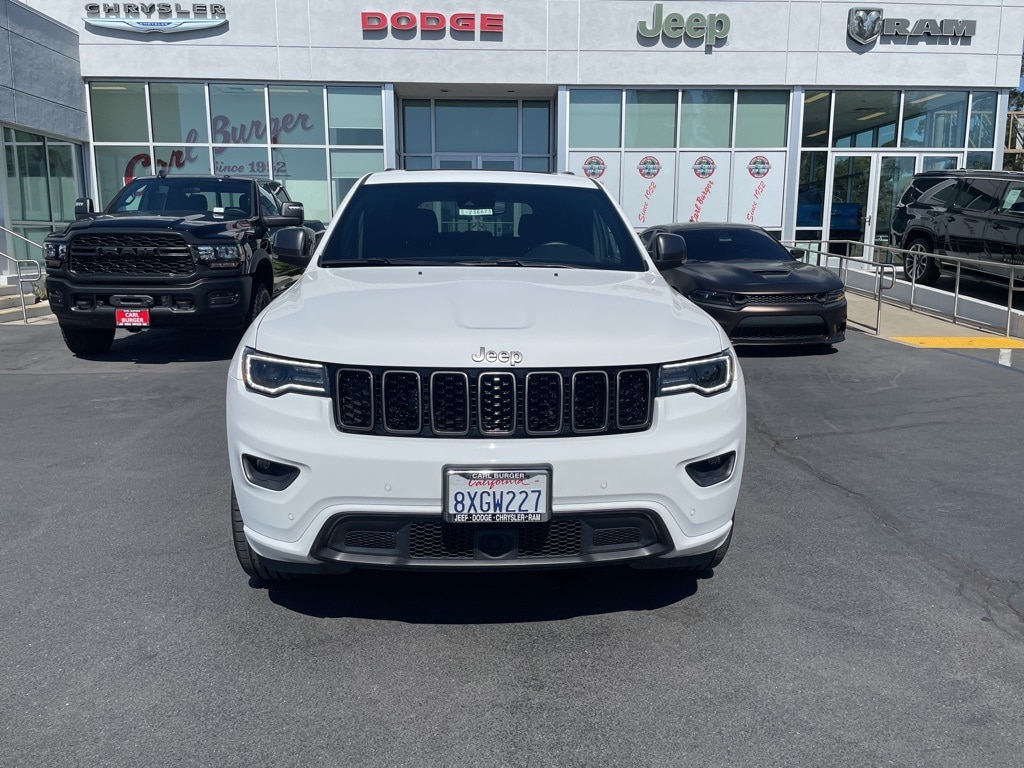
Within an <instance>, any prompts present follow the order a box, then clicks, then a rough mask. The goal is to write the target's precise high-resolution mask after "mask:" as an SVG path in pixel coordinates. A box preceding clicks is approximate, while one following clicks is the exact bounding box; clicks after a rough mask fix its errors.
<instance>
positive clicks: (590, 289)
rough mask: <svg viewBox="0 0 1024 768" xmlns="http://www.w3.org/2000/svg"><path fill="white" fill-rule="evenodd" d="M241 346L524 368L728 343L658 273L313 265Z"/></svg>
mask: <svg viewBox="0 0 1024 768" xmlns="http://www.w3.org/2000/svg"><path fill="white" fill-rule="evenodd" d="M253 336H254V337H255V338H254V339H253ZM245 343H249V344H252V345H254V346H255V347H256V348H257V349H259V350H261V351H264V352H267V353H270V354H279V355H283V356H287V357H294V358H300V359H306V360H315V361H320V362H333V363H346V364H352V365H386V366H396V367H397V366H408V367H422V368H438V367H446V366H451V367H458V368H472V367H482V368H493V367H507V365H508V364H507V363H502V362H500V358H498V359H497V361H496V358H494V357H491V359H490V361H488V360H487V355H488V353H491V352H493V353H496V354H500V353H502V352H507V353H510V354H509V357H516V358H519V357H521V362H519V363H517V364H518V365H521V366H522V367H524V368H562V367H577V366H615V365H639V364H648V363H659V362H666V361H671V360H680V359H687V358H692V357H699V356H701V355H707V354H714V353H716V352H719V351H721V350H722V349H724V348H726V347H728V346H729V342H728V340H727V339H726V338H725V336H724V334H723V333H722V331H721V329H720V328H719V326H718V325H717V324H716V323H715V322H714V321H712V320H711V319H710V318H709V317H708V316H707V315H706V314H705V313H704V312H703V311H702V310H700V309H698V308H697V307H696V306H694V305H693V304H691V303H690V302H689V301H686V300H685V299H683V298H682V297H680V296H679V295H678V294H676V293H675V292H674V291H672V289H671V288H669V287H668V285H667V284H666V283H665V282H664V280H662V279H661V277H660V276H659V275H658V274H657V273H655V272H646V273H635V272H614V271H605V270H580V269H557V270H556V269H547V268H515V267H426V268H419V267H349V268H345V269H322V268H315V267H314V268H311V269H310V270H308V271H307V272H306V273H305V274H304V275H303V277H302V279H301V280H299V281H298V282H297V283H296V284H295V285H293V286H292V287H291V288H289V289H288V291H286V292H285V293H284V294H282V295H281V296H280V297H279V298H277V299H275V300H274V301H273V302H272V303H271V305H270V307H269V308H268V309H267V310H266V311H265V312H264V313H263V314H262V315H261V316H260V319H259V322H258V324H257V327H256V330H255V331H253V330H252V329H250V332H249V333H248V334H247V335H246V340H245ZM512 353H518V356H514V355H512ZM474 356H476V357H477V358H478V359H477V360H475V361H474V359H473V357H474ZM509 357H506V358H504V359H509Z"/></svg>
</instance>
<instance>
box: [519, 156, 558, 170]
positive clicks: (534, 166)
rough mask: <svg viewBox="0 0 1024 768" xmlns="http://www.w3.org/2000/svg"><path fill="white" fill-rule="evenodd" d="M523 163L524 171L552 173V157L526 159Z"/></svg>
mask: <svg viewBox="0 0 1024 768" xmlns="http://www.w3.org/2000/svg"><path fill="white" fill-rule="evenodd" d="M522 162H523V165H522V169H523V170H524V171H530V172H531V173H550V172H551V158H550V157H524V158H523V160H522Z"/></svg>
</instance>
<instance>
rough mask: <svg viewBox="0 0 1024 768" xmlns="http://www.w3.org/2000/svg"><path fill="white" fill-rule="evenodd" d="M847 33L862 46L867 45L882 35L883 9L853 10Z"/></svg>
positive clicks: (851, 10) (847, 25)
mask: <svg viewBox="0 0 1024 768" xmlns="http://www.w3.org/2000/svg"><path fill="white" fill-rule="evenodd" d="M846 33H847V34H848V35H849V36H850V37H851V38H852V39H853V40H855V41H857V42H858V43H860V44H861V45H867V44H868V43H872V42H874V41H875V40H877V39H878V36H879V35H880V34H882V9H881V8H851V9H850V16H849V20H848V21H847V24H846Z"/></svg>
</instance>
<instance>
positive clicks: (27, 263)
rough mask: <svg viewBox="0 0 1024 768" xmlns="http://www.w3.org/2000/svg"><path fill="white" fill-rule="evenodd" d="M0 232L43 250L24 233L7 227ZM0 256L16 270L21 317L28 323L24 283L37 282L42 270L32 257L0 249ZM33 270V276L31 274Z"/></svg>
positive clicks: (0, 228) (0, 229) (1, 228)
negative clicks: (9, 253) (11, 253)
mask: <svg viewBox="0 0 1024 768" xmlns="http://www.w3.org/2000/svg"><path fill="white" fill-rule="evenodd" d="M0 232H4V233H6V234H8V235H12V236H13V237H16V238H18V239H19V240H23V241H25V242H26V243H28V244H29V245H34V246H35V247H36V248H38V249H39V250H43V246H41V245H40V244H39V243H37V242H36V241H35V240H29V239H28V238H27V237H25V236H24V235H19V234H18V233H17V232H12V231H11V230H9V229H8V228H7V227H0ZM0 256H3V257H4V258H5V259H7V261H9V262H11V264H13V265H14V266H15V269H16V270H17V278H18V295H19V296H20V297H21V317H22V320H24V321H25V322H26V323H28V309H27V308H26V306H25V283H38V282H39V280H40V279H41V278H42V276H43V275H42V270H41V269H39V262H37V261H33V260H32V259H17V258H15V257H14V256H9V255H8V254H6V253H4V252H3V251H0ZM33 271H34V276H33Z"/></svg>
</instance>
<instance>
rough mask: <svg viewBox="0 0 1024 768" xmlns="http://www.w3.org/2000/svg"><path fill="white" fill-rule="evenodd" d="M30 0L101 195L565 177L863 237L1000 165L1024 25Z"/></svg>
mask: <svg viewBox="0 0 1024 768" xmlns="http://www.w3.org/2000/svg"><path fill="white" fill-rule="evenodd" d="M21 1H22V3H24V4H25V5H27V6H30V7H32V8H34V9H36V10H38V11H39V12H41V13H44V14H46V15H47V16H49V17H51V18H53V19H54V20H56V21H57V22H59V23H60V24H63V25H65V26H66V27H68V28H70V29H72V30H75V31H77V34H78V36H79V51H78V53H79V58H80V64H81V73H82V80H83V84H82V87H83V89H84V100H85V109H86V111H87V114H88V132H89V135H88V141H87V142H86V143H85V144H84V149H85V151H84V157H85V161H84V163H83V164H82V169H81V176H82V178H80V179H79V180H78V182H79V186H80V189H81V191H82V192H83V193H85V194H89V195H91V196H93V197H95V198H97V201H98V202H99V203H100V204H105V203H106V201H107V200H108V199H109V198H110V197H111V195H113V193H114V192H115V191H116V190H117V189H118V188H119V187H120V186H121V185H122V184H123V183H124V181H125V180H126V179H128V178H131V177H133V176H138V175H148V174H151V173H154V172H156V171H157V170H161V169H166V170H167V172H169V173H182V172H199V173H228V174H235V175H258V176H269V177H273V178H278V179H280V180H282V181H283V182H284V183H285V185H286V186H287V187H288V188H289V191H290V193H291V194H292V197H293V198H295V199H299V200H302V201H303V202H304V203H305V205H306V210H307V215H308V216H310V217H311V218H321V219H326V218H329V217H330V215H331V214H332V213H333V211H334V210H335V209H336V207H337V206H338V204H339V203H340V201H341V200H342V198H343V196H344V195H345V193H346V191H347V190H348V189H349V188H350V187H351V186H352V184H353V183H354V181H355V180H356V179H357V178H358V177H359V176H360V175H362V174H363V173H365V172H367V171H373V170H380V169H383V168H389V167H397V168H409V169H420V168H489V169H502V168H505V169H522V170H528V171H544V172H546V171H569V172H572V173H576V174H586V175H588V176H590V177H592V178H595V179H597V180H598V181H600V182H601V183H603V184H605V185H606V186H607V187H608V188H609V189H610V190H611V192H612V194H613V196H615V197H616V198H617V199H618V200H619V201H620V203H621V204H622V206H623V208H624V209H625V211H626V213H627V214H628V215H629V217H630V219H631V220H632V222H633V224H634V226H635V227H636V228H638V229H639V228H643V227H645V226H648V225H651V224H663V223H669V222H672V221H686V220H692V219H701V220H732V221H751V222H753V223H756V224H759V225H761V226H763V227H765V228H766V229H769V230H771V231H773V232H775V233H777V234H778V235H779V236H781V237H783V238H784V239H822V238H828V237H829V236H831V237H834V238H843V239H855V240H860V241H864V242H885V241H887V238H888V225H889V218H890V215H889V214H890V212H891V208H892V205H893V203H894V201H895V199H896V198H898V196H899V194H900V193H901V192H902V190H903V188H904V187H905V185H906V182H907V181H908V180H909V177H910V176H911V175H912V174H913V173H914V172H916V171H920V170H925V169H930V168H951V167H978V168H999V167H1001V165H1002V146H1003V142H1004V125H1005V115H1006V111H1007V99H1008V93H1009V90H1010V89H1012V88H1016V87H1017V86H1018V82H1019V78H1020V66H1021V44H1022V37H1024V0H978V1H977V2H974V3H972V4H969V5H968V4H959V3H949V2H931V3H909V2H906V3H892V4H890V3H885V4H884V5H856V4H855V3H851V2H834V1H833V0H814V1H810V0H808V1H800V0H795V1H793V2H773V1H771V0H756V1H752V2H734V1H731V0H700V1H699V2H689V1H687V2H672V1H670V0H665V1H664V2H653V1H651V0H471V1H467V0H400V1H398V2H396V1H395V0H368V1H367V2H347V1H345V2H343V1H342V0H226V2H223V3H125V2H114V3H84V2H79V1H78V0H21ZM0 122H3V123H5V124H7V122H8V118H6V117H5V116H0ZM13 127H14V128H16V127H17V126H13ZM19 133H20V135H21V136H22V138H24V133H25V132H24V131H21V132H19ZM50 133H52V135H54V136H65V135H67V134H66V132H62V131H61V130H60V128H59V126H53V127H52V128H51V129H50ZM11 136H12V141H11V142H10V145H11V146H10V147H5V151H6V152H10V151H12V150H13V151H16V147H15V146H14V145H15V144H17V142H15V141H13V136H14V131H13V130H12V131H11ZM10 166H11V164H10V161H9V160H8V179H7V182H8V186H10V184H11V183H12V178H11V173H12V172H14V173H16V170H15V171H12V169H11V167H10ZM8 207H9V208H10V206H8ZM10 214H11V211H10V210H8V222H7V224H6V226H14V227H15V228H17V227H19V226H20V227H22V228H23V229H24V228H27V226H28V225H29V224H31V222H30V221H25V220H18V219H17V218H16V217H14V218H12V217H11V215H10ZM51 220H52V216H51ZM26 231H27V229H26ZM34 234H35V233H34V232H33V235H34Z"/></svg>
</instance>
